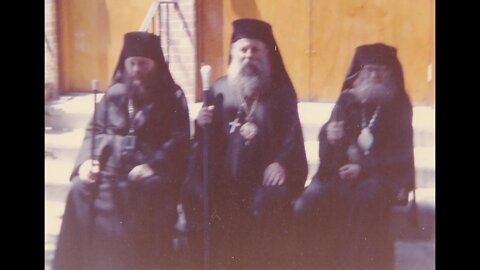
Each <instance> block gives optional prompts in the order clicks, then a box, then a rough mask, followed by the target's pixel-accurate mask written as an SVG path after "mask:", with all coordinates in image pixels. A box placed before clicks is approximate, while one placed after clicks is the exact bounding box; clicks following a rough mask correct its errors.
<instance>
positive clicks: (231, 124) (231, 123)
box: [228, 117, 240, 134]
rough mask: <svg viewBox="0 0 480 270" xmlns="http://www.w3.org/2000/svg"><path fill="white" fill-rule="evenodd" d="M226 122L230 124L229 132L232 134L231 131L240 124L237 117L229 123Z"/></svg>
mask: <svg viewBox="0 0 480 270" xmlns="http://www.w3.org/2000/svg"><path fill="white" fill-rule="evenodd" d="M228 124H229V125H230V126H232V127H231V128H230V134H232V133H233V132H235V129H236V128H237V127H239V126H240V123H239V122H238V117H237V118H235V120H234V121H232V122H230V123H228Z"/></svg>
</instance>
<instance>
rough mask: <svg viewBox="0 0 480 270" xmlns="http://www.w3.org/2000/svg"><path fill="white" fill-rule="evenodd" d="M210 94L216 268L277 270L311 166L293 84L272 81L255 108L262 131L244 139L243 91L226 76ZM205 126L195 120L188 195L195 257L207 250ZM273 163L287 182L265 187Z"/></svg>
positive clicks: (185, 199)
mask: <svg viewBox="0 0 480 270" xmlns="http://www.w3.org/2000/svg"><path fill="white" fill-rule="evenodd" d="M210 92H211V94H212V95H211V97H210V100H213V102H212V104H213V105H214V106H215V110H214V120H213V123H212V125H211V126H209V128H208V129H209V134H208V136H209V142H208V144H209V145H208V149H209V153H208V155H209V166H208V174H209V212H210V232H211V234H210V236H211V237H210V238H211V239H210V244H211V245H210V254H211V267H212V269H235V267H248V265H249V263H250V265H254V267H256V268H257V269H268V267H273V268H276V269H279V268H278V264H277V265H275V266H274V264H273V263H275V262H278V261H279V259H280V258H279V257H282V258H284V259H287V258H286V256H285V254H284V253H282V252H285V250H284V249H282V248H281V247H285V246H286V245H288V241H287V239H289V237H290V236H291V234H290V227H289V226H288V221H289V220H290V218H291V217H290V212H291V210H290V209H291V206H290V203H291V200H292V198H293V197H294V196H295V195H297V194H299V192H301V190H303V187H304V184H305V180H306V176H307V170H308V168H307V161H306V155H305V147H304V141H303V135H302V130H301V125H300V121H299V117H298V111H297V99H296V95H295V93H294V91H293V90H292V88H290V87H289V84H282V83H281V82H277V83H274V85H273V87H272V89H271V90H270V91H268V93H267V94H266V95H263V96H261V97H260V98H259V100H258V103H257V104H256V106H255V110H254V112H253V119H254V120H253V123H254V124H255V125H256V126H257V127H258V133H257V134H256V136H255V137H254V138H253V139H251V140H246V139H245V138H243V137H242V136H241V135H240V128H241V125H243V124H245V122H246V121H245V117H246V115H245V114H246V113H245V112H244V111H242V110H241V111H239V105H240V100H239V97H238V96H237V95H236V94H235V93H233V91H232V90H229V88H228V85H227V79H226V77H223V78H220V79H219V80H217V81H216V82H215V83H214V85H213V86H212V88H211V91H210ZM235 120H237V121H235ZM237 122H238V123H239V125H237ZM202 132H203V130H202V129H201V128H199V127H198V126H197V130H196V134H195V138H194V145H193V152H192V155H191V159H190V163H189V170H188V175H187V179H186V183H185V189H184V194H183V204H184V208H185V214H186V218H187V224H188V228H189V230H190V234H191V239H195V240H196V241H195V240H192V243H193V244H192V245H197V246H196V248H197V249H194V253H195V255H197V256H201V255H202V251H201V250H202V245H201V243H202V226H203V224H202V221H203V218H202V214H203V212H202V209H203V204H202V196H203V195H202V164H203V161H202V150H203V147H205V145H203V133H202ZM273 162H278V163H280V164H281V165H282V166H283V167H284V168H285V171H286V182H285V184H284V185H281V186H274V187H266V186H263V185H262V180H263V174H264V171H265V169H266V168H267V166H268V165H269V164H271V163H273ZM262 263H264V264H265V263H266V265H263V266H260V264H262ZM259 267H260V268H259Z"/></svg>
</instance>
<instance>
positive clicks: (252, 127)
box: [229, 96, 258, 145]
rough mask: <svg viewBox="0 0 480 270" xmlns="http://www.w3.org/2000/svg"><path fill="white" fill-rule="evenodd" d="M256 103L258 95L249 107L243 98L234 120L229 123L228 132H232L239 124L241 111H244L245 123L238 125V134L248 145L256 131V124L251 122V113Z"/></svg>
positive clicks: (252, 118)
mask: <svg viewBox="0 0 480 270" xmlns="http://www.w3.org/2000/svg"><path fill="white" fill-rule="evenodd" d="M257 103H258V96H257V97H255V98H254V99H253V101H252V104H251V106H250V107H249V106H248V104H247V100H246V99H245V98H243V99H242V101H241V103H240V107H239V108H238V112H237V116H236V118H235V120H234V121H232V122H230V123H229V125H230V126H231V128H230V134H232V133H234V132H235V130H236V128H237V127H238V126H240V125H241V124H240V123H239V121H240V116H241V114H242V111H243V112H244V113H245V123H244V124H243V125H241V126H240V135H241V136H242V137H243V138H244V139H245V144H246V145H248V144H249V143H250V141H251V140H252V139H253V138H254V137H255V136H256V135H257V133H258V126H257V125H256V124H255V123H254V122H253V120H254V117H253V113H254V112H255V109H256V108H257Z"/></svg>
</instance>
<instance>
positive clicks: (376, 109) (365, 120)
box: [362, 106, 380, 130]
mask: <svg viewBox="0 0 480 270" xmlns="http://www.w3.org/2000/svg"><path fill="white" fill-rule="evenodd" d="M365 111H366V110H365V108H362V128H368V129H370V130H371V129H372V128H373V125H374V124H375V122H376V121H377V117H378V113H379V112H380V106H377V108H375V112H374V113H373V115H372V118H370V121H369V122H368V125H367V116H366V112H365Z"/></svg>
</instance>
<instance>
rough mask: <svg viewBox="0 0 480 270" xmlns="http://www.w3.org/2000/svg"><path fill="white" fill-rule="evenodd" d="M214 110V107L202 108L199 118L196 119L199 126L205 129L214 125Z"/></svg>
mask: <svg viewBox="0 0 480 270" xmlns="http://www.w3.org/2000/svg"><path fill="white" fill-rule="evenodd" d="M214 108H215V107H214V106H208V107H202V108H201V109H200V111H199V112H198V116H197V119H195V121H197V124H198V125H199V126H200V127H201V128H204V127H206V126H207V125H209V124H211V123H212V120H213V109H214Z"/></svg>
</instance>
